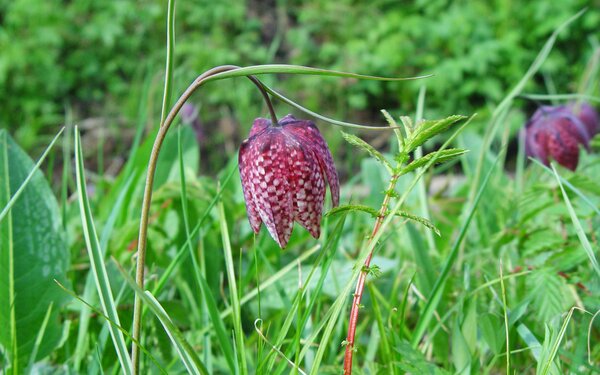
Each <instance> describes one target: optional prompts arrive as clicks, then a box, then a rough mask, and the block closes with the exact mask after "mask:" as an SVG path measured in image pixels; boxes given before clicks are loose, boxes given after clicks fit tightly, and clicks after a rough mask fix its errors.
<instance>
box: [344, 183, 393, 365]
mask: <svg viewBox="0 0 600 375" xmlns="http://www.w3.org/2000/svg"><path fill="white" fill-rule="evenodd" d="M398 177H399V174H398V173H395V174H393V175H392V177H391V179H390V183H389V185H388V188H387V190H386V194H385V197H384V198H383V202H382V203H381V208H380V210H379V215H378V216H377V220H376V221H375V226H374V227H373V231H372V232H371V236H370V237H369V241H373V238H375V235H376V234H377V233H378V232H379V229H380V228H381V224H383V220H384V219H385V217H386V213H387V210H388V206H389V203H390V199H391V198H392V192H393V191H394V188H395V187H396V182H398ZM372 249H373V250H371V252H370V253H369V255H368V256H367V259H365V263H364V266H363V268H362V271H361V272H360V275H359V276H358V280H357V282H356V289H355V291H354V297H353V298H352V307H351V309H350V319H349V320H348V336H346V352H345V353H344V375H349V374H351V373H352V356H353V354H354V338H355V336H356V326H357V325H358V312H359V310H360V301H361V299H362V295H363V290H364V288H365V281H366V279H367V275H368V274H369V266H370V265H371V259H372V257H373V252H374V250H375V246H372Z"/></svg>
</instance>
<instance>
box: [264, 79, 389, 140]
mask: <svg viewBox="0 0 600 375" xmlns="http://www.w3.org/2000/svg"><path fill="white" fill-rule="evenodd" d="M263 87H264V89H265V90H266V91H267V92H268V93H269V94H271V95H272V96H274V97H276V98H277V99H279V100H281V101H282V102H284V103H286V104H288V105H290V106H292V107H294V108H296V109H297V110H299V111H302V112H304V113H306V114H307V115H309V116H313V117H315V118H318V119H319V120H321V121H324V122H327V123H330V124H332V125H337V126H343V127H346V128H355V129H365V130H397V129H398V127H392V126H376V125H373V126H369V125H361V124H355V123H352V122H345V121H339V120H335V119H332V118H329V117H326V116H323V115H320V114H318V113H317V112H314V111H311V110H310V109H308V108H305V107H303V106H301V105H300V104H298V103H296V102H295V101H293V100H292V99H289V98H288V97H286V96H285V95H283V94H281V93H279V92H277V91H275V90H273V89H272V88H270V87H269V86H267V85H265V84H264V83H263Z"/></svg>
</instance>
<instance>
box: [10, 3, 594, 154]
mask: <svg viewBox="0 0 600 375" xmlns="http://www.w3.org/2000/svg"><path fill="white" fill-rule="evenodd" d="M595 3H596V5H598V3H599V2H598V1H597V0H595ZM585 5H592V6H591V7H590V9H589V11H588V12H587V14H585V15H584V16H583V17H582V18H581V19H580V20H578V21H577V22H576V23H574V24H573V25H571V27H570V28H569V29H568V30H567V31H566V32H565V33H564V34H563V35H562V36H561V38H560V41H559V43H558V45H557V48H556V49H555V51H554V52H553V53H552V54H551V56H550V58H549V59H548V61H547V62H546V63H545V65H544V67H543V69H542V72H543V73H544V74H543V75H541V76H540V77H542V76H546V77H547V78H548V80H551V82H552V83H553V84H554V86H555V87H556V88H557V90H558V91H560V92H572V91H574V90H575V89H576V87H575V85H576V83H577V77H580V76H581V73H582V71H583V69H584V67H585V63H586V62H587V59H588V57H589V56H590V54H591V51H592V43H593V40H592V39H591V37H590V35H592V34H593V33H594V32H596V26H597V25H598V23H600V12H598V10H597V9H598V8H597V7H596V8H594V6H593V4H589V2H588V1H585V0H570V1H555V2H548V1H543V0H540V1H530V2H511V1H508V0H496V1H472V2H450V1H445V0H435V1H411V2H402V3H398V2H396V1H374V2H356V1H352V0H338V1H335V2H332V1H327V0H314V1H290V2H287V1H266V2H263V1H247V2H244V1H236V0H228V1H219V2H213V1H206V0H202V1H179V2H178V4H177V12H176V15H177V32H176V38H177V39H176V67H177V68H176V77H177V82H176V84H175V92H176V93H178V92H179V91H180V90H181V89H182V88H183V87H185V86H186V85H187V83H189V81H190V80H191V79H193V78H194V77H195V76H196V75H197V74H198V73H199V72H201V71H203V70H205V69H208V68H210V67H212V66H215V65H219V64H238V65H251V64H259V63H269V62H282V63H293V64H303V65H312V66H319V67H325V68H334V69H341V70H349V71H357V72H361V73H365V74H376V75H385V76H411V75H418V74H426V73H434V74H435V77H433V78H430V79H428V80H426V81H416V82H409V83H406V82H400V83H379V82H358V83H354V82H348V81H345V80H335V79H318V80H317V79H316V78H315V79H312V78H306V77H282V78H281V80H280V81H279V82H278V85H277V86H278V87H279V88H280V89H282V90H283V91H284V92H285V93H287V94H288V95H290V96H291V97H293V98H295V99H297V100H299V101H300V102H302V103H304V104H305V105H306V106H308V107H310V108H312V109H314V110H317V111H319V112H322V113H326V114H330V115H335V116H341V117H346V118H348V117H353V118H354V119H357V120H362V121H369V122H373V121H378V122H381V121H380V120H379V118H380V116H379V113H378V111H379V109H381V108H388V109H391V110H394V109H396V110H397V111H399V112H401V113H408V112H409V111H412V109H413V108H414V101H415V99H414V98H415V96H416V95H415V93H416V89H417V88H418V87H419V86H421V85H423V84H426V85H427V87H428V100H427V106H428V115H429V116H430V117H439V116H440V115H443V114H445V113H454V112H461V113H472V112H476V111H478V112H482V109H484V108H485V107H486V106H487V105H488V104H493V103H497V102H498V100H500V98H501V97H502V96H503V95H504V93H505V92H506V91H507V90H508V89H509V88H510V87H511V86H513V85H514V84H515V83H516V82H517V81H518V80H519V79H520V77H522V75H523V73H524V71H525V70H526V69H527V67H528V66H529V64H530V63H531V61H532V60H533V58H534V57H535V55H536V54H537V52H538V51H539V49H540V47H541V46H542V45H543V43H544V41H545V40H546V38H547V37H548V35H549V34H550V33H551V32H552V30H553V29H554V28H555V27H556V26H557V25H558V24H559V23H560V22H562V21H564V20H565V19H566V18H568V17H569V16H571V15H572V14H574V13H575V12H577V11H578V10H579V9H580V8H582V7H584V6H585ZM164 7H165V3H164V2H163V1H158V0H154V1H145V2H140V1H133V0H119V1H93V0H72V1H67V2H64V1H58V0H48V1H39V0H15V1H11V2H8V1H4V2H3V4H2V5H0V22H1V25H2V27H0V51H2V53H0V87H2V88H3V90H0V101H1V102H2V110H1V111H0V126H2V127H9V128H11V129H12V130H13V133H15V134H16V136H17V138H18V140H19V142H20V143H21V144H23V145H25V147H26V148H28V147H32V146H33V145H35V144H37V143H38V142H40V141H39V138H38V137H37V136H38V135H39V134H40V133H41V134H45V133H49V132H50V133H52V132H53V131H47V130H46V131H45V130H44V128H46V127H48V126H52V128H53V129H55V128H56V126H57V125H58V124H60V123H62V122H63V121H64V120H63V119H64V116H65V109H66V108H69V109H73V110H74V113H75V120H76V121H78V120H81V119H84V118H88V117H103V118H105V119H113V120H114V119H117V118H118V119H119V120H120V123H122V122H124V123H125V124H126V125H127V124H133V121H132V120H129V119H128V118H131V117H133V116H135V115H137V113H136V112H135V111H136V110H137V103H138V101H139V100H146V99H147V98H145V97H140V95H141V94H140V93H141V91H140V90H135V89H134V88H136V87H139V86H140V85H141V82H142V81H143V80H144V79H146V78H147V77H151V78H154V77H159V74H160V72H161V70H162V69H163V68H162V65H163V60H164V45H165V37H164V33H165V32H164V25H165V12H164ZM238 81H239V82H238ZM238 81H235V82H234V83H226V84H224V85H219V86H218V87H217V86H216V85H213V86H211V88H210V95H206V94H202V103H203V106H204V107H203V109H204V110H203V112H202V116H203V119H204V120H206V121H209V122H210V121H214V120H216V119H219V118H223V117H230V118H231V119H233V121H236V122H240V123H244V124H249V123H250V121H251V120H252V118H253V117H255V116H256V112H257V111H256V108H257V106H259V105H260V104H259V103H260V102H259V100H260V98H257V97H256V95H255V94H253V91H252V90H253V89H252V88H251V87H250V86H249V85H248V84H247V83H246V82H242V81H241V80H238ZM151 82H152V83H153V86H152V87H153V88H154V89H153V90H151V94H152V93H153V94H154V95H153V96H152V98H153V99H155V100H154V103H155V104H154V105H153V106H151V107H150V108H151V109H152V110H154V113H156V111H158V109H159V108H157V107H159V105H158V103H159V97H158V93H159V92H160V87H161V85H162V83H161V82H158V79H153V80H152V81H151ZM317 82H318V90H315V85H316V84H317ZM534 85H535V86H534ZM545 85H546V83H545V82H544V80H543V79H542V78H539V79H538V80H537V83H533V84H531V86H530V88H529V90H530V91H537V92H545V91H547V89H546V88H545V87H546V86H545ZM142 94H145V93H142ZM279 110H280V111H282V112H283V111H285V110H284V109H279ZM483 112H484V113H485V109H484V110H483ZM224 115H225V116H224ZM374 118H375V120H374ZM154 119H155V118H154ZM216 141H219V142H220V140H219V139H217V140H216Z"/></svg>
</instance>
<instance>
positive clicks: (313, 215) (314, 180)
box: [289, 145, 325, 238]
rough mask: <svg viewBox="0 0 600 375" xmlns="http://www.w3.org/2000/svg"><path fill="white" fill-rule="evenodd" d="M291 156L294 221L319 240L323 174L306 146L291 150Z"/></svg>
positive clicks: (323, 185) (323, 189) (323, 191)
mask: <svg viewBox="0 0 600 375" xmlns="http://www.w3.org/2000/svg"><path fill="white" fill-rule="evenodd" d="M289 155H290V160H291V169H290V187H291V191H292V201H293V207H294V220H296V221H297V222H298V223H300V225H302V226H303V227H304V228H306V229H307V230H308V231H309V232H310V234H311V235H312V236H313V237H314V238H319V235H320V234H321V215H322V213H323V201H324V200H325V181H324V179H323V172H322V170H321V167H320V165H319V163H318V161H317V158H316V156H315V155H314V153H313V152H312V150H311V149H310V148H308V147H305V146H304V145H302V146H299V147H297V148H291V149H290V153H289Z"/></svg>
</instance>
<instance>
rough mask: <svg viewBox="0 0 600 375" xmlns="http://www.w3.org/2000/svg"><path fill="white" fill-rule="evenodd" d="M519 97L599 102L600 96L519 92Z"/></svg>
mask: <svg viewBox="0 0 600 375" xmlns="http://www.w3.org/2000/svg"><path fill="white" fill-rule="evenodd" d="M519 96H520V97H521V98H525V99H531V100H587V101H590V102H595V103H600V98H599V97H597V96H591V95H584V94H554V95H548V94H521V95H519Z"/></svg>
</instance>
